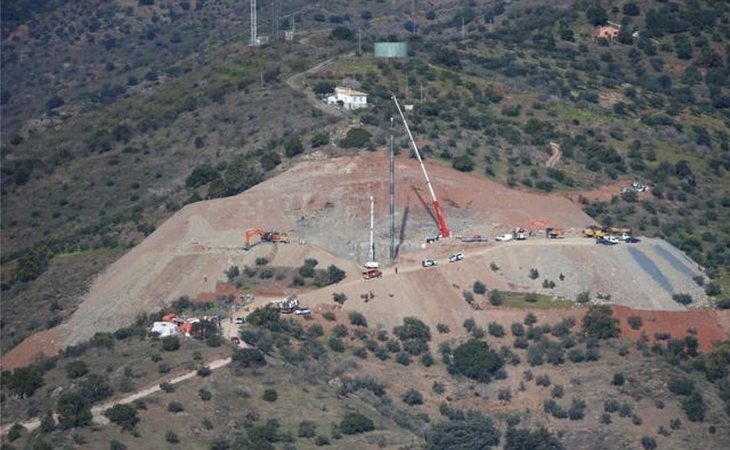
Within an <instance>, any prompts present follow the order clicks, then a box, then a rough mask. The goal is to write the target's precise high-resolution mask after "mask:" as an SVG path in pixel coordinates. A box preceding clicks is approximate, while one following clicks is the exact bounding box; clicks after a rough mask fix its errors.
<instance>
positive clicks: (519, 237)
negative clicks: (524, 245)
mask: <svg viewBox="0 0 730 450" xmlns="http://www.w3.org/2000/svg"><path fill="white" fill-rule="evenodd" d="M512 235H513V236H514V238H515V240H516V241H524V240H525V239H527V230H525V229H524V228H522V227H517V228H515V231H514V233H512Z"/></svg>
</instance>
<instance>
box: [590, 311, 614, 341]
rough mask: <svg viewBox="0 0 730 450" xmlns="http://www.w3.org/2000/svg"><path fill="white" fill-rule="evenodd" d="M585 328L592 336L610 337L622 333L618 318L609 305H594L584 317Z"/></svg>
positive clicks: (599, 337)
mask: <svg viewBox="0 0 730 450" xmlns="http://www.w3.org/2000/svg"><path fill="white" fill-rule="evenodd" d="M583 330H584V331H585V332H586V333H587V334H588V336H590V337H594V338H598V339H608V338H612V337H617V336H618V335H619V334H620V332H621V331H620V329H619V328H618V319H616V318H614V317H613V311H612V310H611V307H610V306H608V305H594V306H591V308H590V309H589V310H588V312H587V313H586V315H585V316H584V317H583Z"/></svg>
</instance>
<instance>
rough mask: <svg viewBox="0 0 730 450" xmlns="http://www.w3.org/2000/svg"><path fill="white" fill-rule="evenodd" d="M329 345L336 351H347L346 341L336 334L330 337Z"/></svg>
mask: <svg viewBox="0 0 730 450" xmlns="http://www.w3.org/2000/svg"><path fill="white" fill-rule="evenodd" d="M328 345H329V347H330V348H331V349H332V351H334V352H337V353H342V352H344V351H345V343H344V342H343V341H342V339H340V338H337V337H334V336H332V337H330V339H329V341H328Z"/></svg>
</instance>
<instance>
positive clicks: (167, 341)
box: [162, 336, 180, 352]
mask: <svg viewBox="0 0 730 450" xmlns="http://www.w3.org/2000/svg"><path fill="white" fill-rule="evenodd" d="M179 348H180V339H178V337H177V336H165V337H163V338H162V350H164V351H166V352H174V351H176V350H178V349H179Z"/></svg>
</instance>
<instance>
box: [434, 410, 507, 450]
mask: <svg viewBox="0 0 730 450" xmlns="http://www.w3.org/2000/svg"><path fill="white" fill-rule="evenodd" d="M453 417H454V418H453V419H451V420H449V421H448V422H441V423H438V424H436V425H434V426H433V428H432V430H431V433H429V434H428V435H427V436H426V448H427V449H428V450H452V449H483V448H488V447H494V446H496V445H498V444H499V431H498V430H497V428H496V427H495V426H494V422H493V421H492V419H491V418H489V417H488V416H485V415H483V414H481V413H478V412H470V413H469V414H468V415H467V416H466V417H464V416H463V414H461V415H459V414H456V415H454V416H453Z"/></svg>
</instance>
